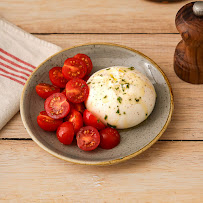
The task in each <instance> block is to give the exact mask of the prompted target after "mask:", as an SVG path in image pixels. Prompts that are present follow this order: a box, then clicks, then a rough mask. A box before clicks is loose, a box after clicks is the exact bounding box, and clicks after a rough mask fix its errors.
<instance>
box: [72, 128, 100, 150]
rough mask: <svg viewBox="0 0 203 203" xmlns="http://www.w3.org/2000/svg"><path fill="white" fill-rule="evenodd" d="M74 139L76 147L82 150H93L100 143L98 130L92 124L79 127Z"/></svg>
mask: <svg viewBox="0 0 203 203" xmlns="http://www.w3.org/2000/svg"><path fill="white" fill-rule="evenodd" d="M76 139H77V145H78V147H79V148H80V149H82V150H84V151H91V150H94V149H96V148H97V147H98V145H99V143H100V135H99V132H98V130H97V129H96V128H94V127H92V126H85V127H82V128H80V130H79V131H78V133H77V136H76Z"/></svg>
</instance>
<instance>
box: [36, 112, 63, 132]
mask: <svg viewBox="0 0 203 203" xmlns="http://www.w3.org/2000/svg"><path fill="white" fill-rule="evenodd" d="M37 123H38V125H39V127H40V128H42V129H43V130H45V131H56V130H57V128H58V127H59V126H60V125H61V124H62V123H63V119H58V120H56V119H53V118H51V117H49V116H48V115H47V113H46V111H41V112H40V113H39V115H38V116H37Z"/></svg>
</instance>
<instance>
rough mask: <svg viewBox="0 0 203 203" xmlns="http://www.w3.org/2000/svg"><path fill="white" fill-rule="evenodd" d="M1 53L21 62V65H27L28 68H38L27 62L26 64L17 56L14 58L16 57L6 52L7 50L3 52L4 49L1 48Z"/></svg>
mask: <svg viewBox="0 0 203 203" xmlns="http://www.w3.org/2000/svg"><path fill="white" fill-rule="evenodd" d="M0 51H1V52H2V53H4V54H6V55H7V56H10V57H11V58H13V59H15V60H16V61H19V62H21V63H23V64H25V65H27V66H30V67H31V68H33V69H35V68H36V67H35V66H33V65H31V64H29V63H27V62H25V61H23V60H21V59H19V58H17V57H16V56H14V55H12V54H10V53H8V52H6V51H5V50H3V49H1V48H0Z"/></svg>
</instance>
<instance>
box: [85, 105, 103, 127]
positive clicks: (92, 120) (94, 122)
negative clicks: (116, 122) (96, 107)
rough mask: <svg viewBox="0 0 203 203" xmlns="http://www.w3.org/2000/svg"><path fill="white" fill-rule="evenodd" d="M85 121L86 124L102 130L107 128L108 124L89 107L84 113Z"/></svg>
mask: <svg viewBox="0 0 203 203" xmlns="http://www.w3.org/2000/svg"><path fill="white" fill-rule="evenodd" d="M83 121H84V123H85V125H90V126H93V127H95V128H96V129H97V130H102V129H104V128H106V126H105V125H104V124H103V123H102V122H101V121H100V120H99V119H97V117H96V116H94V115H93V114H92V113H91V112H90V111H88V110H87V109H86V110H85V111H84V113H83Z"/></svg>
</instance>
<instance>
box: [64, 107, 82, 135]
mask: <svg viewBox="0 0 203 203" xmlns="http://www.w3.org/2000/svg"><path fill="white" fill-rule="evenodd" d="M65 121H69V122H71V123H73V127H74V132H75V134H77V132H78V131H79V130H80V128H82V127H83V120H82V115H81V113H80V112H78V111H76V110H75V109H72V110H71V111H70V113H69V114H68V116H67V117H66V118H65Z"/></svg>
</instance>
